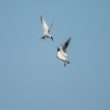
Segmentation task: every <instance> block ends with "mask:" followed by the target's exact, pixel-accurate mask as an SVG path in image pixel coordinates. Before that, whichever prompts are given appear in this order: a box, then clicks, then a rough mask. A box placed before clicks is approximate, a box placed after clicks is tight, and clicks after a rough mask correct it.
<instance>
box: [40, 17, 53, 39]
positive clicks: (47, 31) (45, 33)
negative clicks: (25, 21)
mask: <svg viewBox="0 0 110 110" xmlns="http://www.w3.org/2000/svg"><path fill="white" fill-rule="evenodd" d="M40 20H41V24H42V27H43V35H42V37H41V39H46V38H50V39H52V40H53V37H52V35H51V34H50V30H51V28H52V24H51V26H50V27H49V26H48V25H47V23H46V21H45V20H44V18H43V17H42V16H40Z"/></svg>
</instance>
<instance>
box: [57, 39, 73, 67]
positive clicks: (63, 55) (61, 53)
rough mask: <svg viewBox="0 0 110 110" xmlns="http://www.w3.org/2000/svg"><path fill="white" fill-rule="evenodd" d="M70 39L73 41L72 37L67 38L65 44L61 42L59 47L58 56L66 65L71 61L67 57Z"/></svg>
mask: <svg viewBox="0 0 110 110" xmlns="http://www.w3.org/2000/svg"><path fill="white" fill-rule="evenodd" d="M70 41H71V38H69V39H67V40H66V41H65V42H64V44H63V45H62V44H61V47H60V48H59V47H58V48H57V58H58V59H59V60H62V61H63V62H64V66H66V64H69V63H70V61H69V60H68V59H67V52H66V49H67V47H68V45H69V43H70Z"/></svg>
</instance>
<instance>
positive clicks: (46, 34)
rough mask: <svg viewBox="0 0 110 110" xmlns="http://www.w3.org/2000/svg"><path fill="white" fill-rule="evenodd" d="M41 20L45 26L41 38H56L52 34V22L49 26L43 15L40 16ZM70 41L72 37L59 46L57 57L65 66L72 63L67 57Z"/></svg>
mask: <svg viewBox="0 0 110 110" xmlns="http://www.w3.org/2000/svg"><path fill="white" fill-rule="evenodd" d="M40 20H41V24H42V27H43V35H42V37H41V39H46V38H50V39H52V40H54V39H53V37H52V35H51V34H50V30H51V28H52V24H51V25H50V27H49V26H48V25H47V23H46V21H45V20H44V18H43V17H42V16H40ZM70 41H71V38H69V39H67V40H66V41H65V42H64V43H63V44H61V47H60V48H59V47H58V48H57V58H58V59H59V60H62V61H63V62H64V66H66V64H69V63H70V61H69V60H68V58H67V52H66V49H67V47H68V45H69V43H70Z"/></svg>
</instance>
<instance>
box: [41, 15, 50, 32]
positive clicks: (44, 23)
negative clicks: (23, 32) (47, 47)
mask: <svg viewBox="0 0 110 110" xmlns="http://www.w3.org/2000/svg"><path fill="white" fill-rule="evenodd" d="M40 19H41V23H42V26H43V30H44V31H45V30H46V31H48V30H49V27H48V25H47V23H46V22H45V20H44V18H43V17H42V16H40Z"/></svg>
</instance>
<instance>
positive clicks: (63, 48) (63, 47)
mask: <svg viewBox="0 0 110 110" xmlns="http://www.w3.org/2000/svg"><path fill="white" fill-rule="evenodd" d="M70 41H71V38H69V39H68V40H67V41H65V42H64V44H63V45H61V49H62V50H63V51H64V52H66V48H67V47H68V45H69V43H70Z"/></svg>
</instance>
